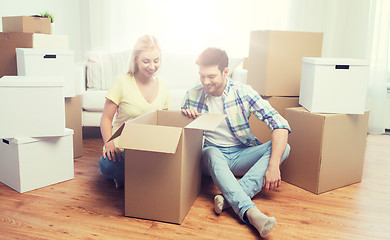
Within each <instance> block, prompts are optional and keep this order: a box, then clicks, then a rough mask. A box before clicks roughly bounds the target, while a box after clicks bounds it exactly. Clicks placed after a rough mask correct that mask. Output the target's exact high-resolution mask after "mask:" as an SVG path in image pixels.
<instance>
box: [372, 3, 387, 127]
mask: <svg viewBox="0 0 390 240" xmlns="http://www.w3.org/2000/svg"><path fill="white" fill-rule="evenodd" d="M370 26H371V36H372V38H371V42H370V44H369V48H370V50H371V51H370V52H371V54H370V57H371V58H370V79H369V84H368V94H367V106H368V108H369V109H370V120H369V125H368V131H369V133H373V134H381V133H384V132H385V113H386V94H387V86H386V83H387V76H388V72H389V71H390V69H389V65H388V60H389V44H390V42H389V34H390V1H388V0H373V1H372V5H371V19H370Z"/></svg>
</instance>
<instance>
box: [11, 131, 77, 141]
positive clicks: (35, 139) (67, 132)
mask: <svg viewBox="0 0 390 240" xmlns="http://www.w3.org/2000/svg"><path fill="white" fill-rule="evenodd" d="M73 133H74V131H73V129H70V128H65V129H64V135H62V136H55V137H22V136H21V137H15V138H7V139H6V140H8V141H9V142H12V143H14V144H26V143H32V142H38V141H42V140H45V139H50V138H56V137H65V136H69V135H73Z"/></svg>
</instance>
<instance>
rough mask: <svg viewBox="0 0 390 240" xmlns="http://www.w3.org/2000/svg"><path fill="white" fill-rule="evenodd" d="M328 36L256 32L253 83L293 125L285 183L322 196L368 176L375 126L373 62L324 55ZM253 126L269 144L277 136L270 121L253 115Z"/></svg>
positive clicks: (252, 43)
mask: <svg viewBox="0 0 390 240" xmlns="http://www.w3.org/2000/svg"><path fill="white" fill-rule="evenodd" d="M322 39H323V34H322V33H307V32H306V33H304V32H285V31H254V32H252V33H251V39H250V51H249V58H248V63H247V65H248V79H247V82H248V84H249V85H251V86H252V87H253V88H254V89H255V90H256V91H258V92H259V93H260V95H262V97H263V98H264V99H266V100H268V101H269V102H270V104H271V105H272V106H273V107H274V108H275V109H276V110H277V111H278V112H279V113H280V114H281V115H282V116H283V117H285V118H286V119H287V120H288V122H289V124H290V126H291V129H292V132H291V134H290V135H289V141H288V142H289V144H290V146H291V151H290V156H289V157H288V158H287V159H286V160H285V161H284V163H283V164H282V165H281V173H282V180H284V181H286V182H289V183H291V184H294V185H296V186H298V187H301V188H303V189H306V190H308V191H311V192H313V193H316V194H319V193H323V192H326V191H329V190H332V189H336V188H339V187H342V186H346V185H349V184H352V183H356V182H359V181H360V180H361V177H362V169H363V162H364V154H365V144H366V134H367V126H368V112H367V111H365V109H364V106H365V96H366V85H367V78H368V67H367V64H366V63H365V62H364V61H359V60H354V59H326V58H320V57H321V51H322ZM300 105H302V106H303V107H300ZM250 125H251V129H252V132H253V133H254V135H255V136H256V137H257V138H259V139H260V140H261V141H262V142H265V141H269V140H270V136H271V133H270V130H269V129H268V128H267V126H266V125H265V124H264V123H262V122H260V121H258V120H257V119H255V117H251V119H250Z"/></svg>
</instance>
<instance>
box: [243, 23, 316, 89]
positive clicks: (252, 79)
mask: <svg viewBox="0 0 390 240" xmlns="http://www.w3.org/2000/svg"><path fill="white" fill-rule="evenodd" d="M322 39H323V33H313V32H290V31H273V30H266V31H252V32H251V35H250V44H249V56H248V78H247V83H248V84H249V85H251V86H252V87H253V88H254V89H255V90H256V91H257V92H258V93H259V94H260V95H262V96H299V84H300V81H301V68H302V67H301V64H302V57H321V53H322Z"/></svg>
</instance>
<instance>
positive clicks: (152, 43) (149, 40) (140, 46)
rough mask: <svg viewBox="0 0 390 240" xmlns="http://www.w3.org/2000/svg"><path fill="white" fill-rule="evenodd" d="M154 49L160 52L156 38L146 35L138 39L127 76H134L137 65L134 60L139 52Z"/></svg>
mask: <svg viewBox="0 0 390 240" xmlns="http://www.w3.org/2000/svg"><path fill="white" fill-rule="evenodd" d="M154 48H157V49H158V50H159V51H160V52H161V49H160V45H159V43H158V41H157V38H155V37H154V36H151V35H147V34H146V35H143V36H141V37H139V38H138V39H137V42H136V43H135V45H134V48H133V53H132V55H131V59H130V68H129V72H128V74H130V75H131V76H134V74H135V73H136V72H137V71H138V65H137V63H136V59H137V58H138V56H139V55H140V54H141V52H142V51H145V50H151V49H154ZM160 62H161V56H160Z"/></svg>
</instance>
